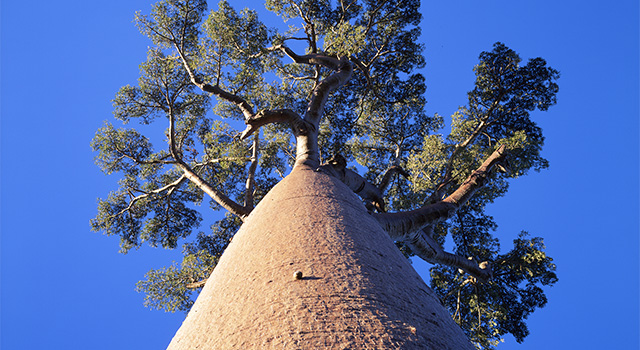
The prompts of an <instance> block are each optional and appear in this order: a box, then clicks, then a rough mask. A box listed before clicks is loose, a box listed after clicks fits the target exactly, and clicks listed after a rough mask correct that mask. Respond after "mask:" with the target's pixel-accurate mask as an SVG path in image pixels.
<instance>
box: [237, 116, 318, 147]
mask: <svg viewBox="0 0 640 350" xmlns="http://www.w3.org/2000/svg"><path fill="white" fill-rule="evenodd" d="M271 123H287V124H289V126H290V127H291V129H292V131H293V134H294V135H295V136H298V135H306V134H307V132H308V125H307V123H305V121H304V120H302V118H300V116H299V115H298V113H296V112H294V111H292V110H290V109H275V110H263V111H260V112H259V113H258V114H256V115H255V116H253V117H252V118H249V119H247V120H246V124H247V128H246V129H245V130H244V131H243V132H242V133H240V135H239V137H240V139H241V140H244V139H246V138H247V137H249V135H251V134H253V133H254V132H255V131H256V130H258V129H259V128H260V127H262V126H265V125H267V124H271Z"/></svg>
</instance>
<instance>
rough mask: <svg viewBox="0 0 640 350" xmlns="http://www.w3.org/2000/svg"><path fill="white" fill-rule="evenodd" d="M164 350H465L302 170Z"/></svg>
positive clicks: (403, 264)
mask: <svg viewBox="0 0 640 350" xmlns="http://www.w3.org/2000/svg"><path fill="white" fill-rule="evenodd" d="M297 271H300V272H302V278H296V276H295V275H296V272H297ZM297 277H300V276H297ZM169 349H184V350H187V349H188V350H191V349H434V350H440V349H473V347H472V346H471V345H470V343H469V341H468V340H467V339H466V337H465V335H464V334H463V332H462V330H461V329H460V328H459V327H458V326H457V325H456V324H455V323H454V322H453V320H452V319H451V316H450V315H449V314H448V312H447V311H446V310H445V308H444V307H443V306H442V305H441V304H440V301H439V300H438V298H437V297H436V296H435V294H434V293H433V292H432V291H431V290H430V289H429V288H428V287H427V286H426V285H425V283H424V282H423V281H422V279H421V278H420V276H419V275H418V274H417V273H416V272H415V270H414V269H413V267H412V266H411V264H410V263H409V262H408V261H407V259H406V258H405V257H403V256H402V254H401V253H400V251H399V250H398V249H397V248H396V247H395V246H394V244H393V243H392V241H391V239H390V238H389V237H388V235H387V234H386V233H385V232H384V231H383V230H382V228H381V227H380V226H379V224H378V223H377V222H376V221H375V220H374V219H372V218H371V216H370V215H369V214H368V213H367V211H366V209H365V207H364V205H363V204H362V201H361V200H360V199H359V198H357V197H356V195H355V194H354V193H353V192H352V191H351V190H350V189H349V188H347V187H346V186H345V185H344V184H343V183H342V182H340V181H339V180H337V179H335V178H333V177H330V176H328V175H325V174H323V173H321V172H317V171H315V170H314V169H311V168H306V167H304V166H301V167H296V169H295V170H294V171H293V172H292V173H291V175H289V176H288V177H287V178H286V179H284V180H283V181H282V182H281V183H280V184H278V185H277V186H276V187H274V188H273V189H272V190H271V192H270V193H269V194H268V195H267V196H266V197H265V198H264V199H263V200H262V201H261V202H260V203H259V205H258V206H257V207H256V208H255V209H254V210H253V212H252V213H251V214H250V216H249V217H248V218H247V219H246V220H245V223H244V225H243V226H242V228H241V229H240V230H239V232H238V233H237V234H236V235H235V237H234V239H233V241H232V243H231V244H230V245H229V247H228V248H227V250H226V251H225V252H224V254H223V256H222V258H221V260H220V262H219V264H218V266H217V267H216V269H215V271H214V272H213V274H212V275H211V277H210V278H209V280H208V281H207V284H206V285H205V287H204V289H203V290H202V293H201V294H200V296H199V297H198V300H197V301H196V303H195V305H194V306H193V308H192V309H191V311H190V312H189V314H188V316H187V318H186V320H185V321H184V323H183V324H182V326H181V327H180V329H179V330H178V332H177V334H176V335H175V337H174V338H173V340H172V342H171V344H170V345H169Z"/></svg>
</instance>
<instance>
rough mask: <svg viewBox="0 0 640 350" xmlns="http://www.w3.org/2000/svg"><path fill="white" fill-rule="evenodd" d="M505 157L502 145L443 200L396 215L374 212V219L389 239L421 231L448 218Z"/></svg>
mask: <svg viewBox="0 0 640 350" xmlns="http://www.w3.org/2000/svg"><path fill="white" fill-rule="evenodd" d="M504 157H505V146H504V145H503V146H500V147H499V148H498V149H497V150H495V151H494V152H493V153H492V154H491V156H489V158H487V160H485V161H484V163H482V165H481V166H480V167H479V168H478V169H477V170H475V171H474V172H473V173H472V174H471V175H470V176H469V177H468V178H467V180H466V181H465V182H464V183H462V185H460V187H459V188H458V189H457V190H455V191H454V192H453V193H452V194H451V195H450V196H448V197H447V198H445V199H443V200H441V201H438V202H436V203H433V204H427V205H425V206H423V207H421V208H419V209H416V210H411V211H407V212H399V213H378V214H375V215H374V217H375V218H376V219H377V220H378V222H379V223H380V225H381V226H382V227H383V228H384V229H385V231H387V233H388V234H389V235H390V236H391V237H404V236H405V235H407V234H409V233H411V232H416V231H418V230H421V229H422V228H424V227H426V226H429V225H433V224H435V223H437V222H439V221H443V220H446V219H448V218H450V217H451V216H452V215H453V214H454V213H455V212H456V211H457V210H458V209H459V208H460V207H461V206H462V205H463V204H465V203H466V202H467V201H468V200H469V198H471V196H473V194H474V193H475V191H476V190H477V189H479V188H480V187H482V186H483V185H484V183H485V182H486V181H487V178H488V175H489V171H490V170H491V168H493V166H494V165H496V164H497V163H498V162H499V161H501V160H502V159H503V158H504Z"/></svg>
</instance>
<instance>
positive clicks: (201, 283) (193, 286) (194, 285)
mask: <svg viewBox="0 0 640 350" xmlns="http://www.w3.org/2000/svg"><path fill="white" fill-rule="evenodd" d="M205 283H207V278H205V279H203V280H201V281H198V282H193V283H187V286H186V287H187V288H189V289H196V288H200V287H204V285H205Z"/></svg>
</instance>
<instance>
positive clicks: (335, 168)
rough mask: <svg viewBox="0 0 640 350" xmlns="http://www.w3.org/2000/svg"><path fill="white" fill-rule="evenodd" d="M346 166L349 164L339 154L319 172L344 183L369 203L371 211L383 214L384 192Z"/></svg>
mask: <svg viewBox="0 0 640 350" xmlns="http://www.w3.org/2000/svg"><path fill="white" fill-rule="evenodd" d="M346 165H347V162H346V160H345V159H344V157H343V156H341V155H339V154H337V155H335V156H334V157H333V158H332V159H330V160H329V161H328V162H327V163H325V164H323V165H321V166H320V167H319V168H318V171H322V172H324V173H325V174H327V175H331V176H333V177H335V178H337V179H338V180H340V181H342V182H343V183H344V184H345V185H347V187H349V188H350V189H351V190H352V191H353V192H355V193H356V194H357V195H359V196H360V197H362V198H363V199H365V200H366V201H367V204H366V206H367V209H369V210H370V211H373V209H377V210H378V211H380V212H383V211H384V199H383V198H382V191H380V189H379V188H378V187H376V186H374V185H373V184H371V183H370V182H369V181H367V180H366V179H365V178H364V177H362V176H360V175H359V174H358V173H356V172H355V171H353V170H351V169H348V168H347V167H346Z"/></svg>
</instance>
